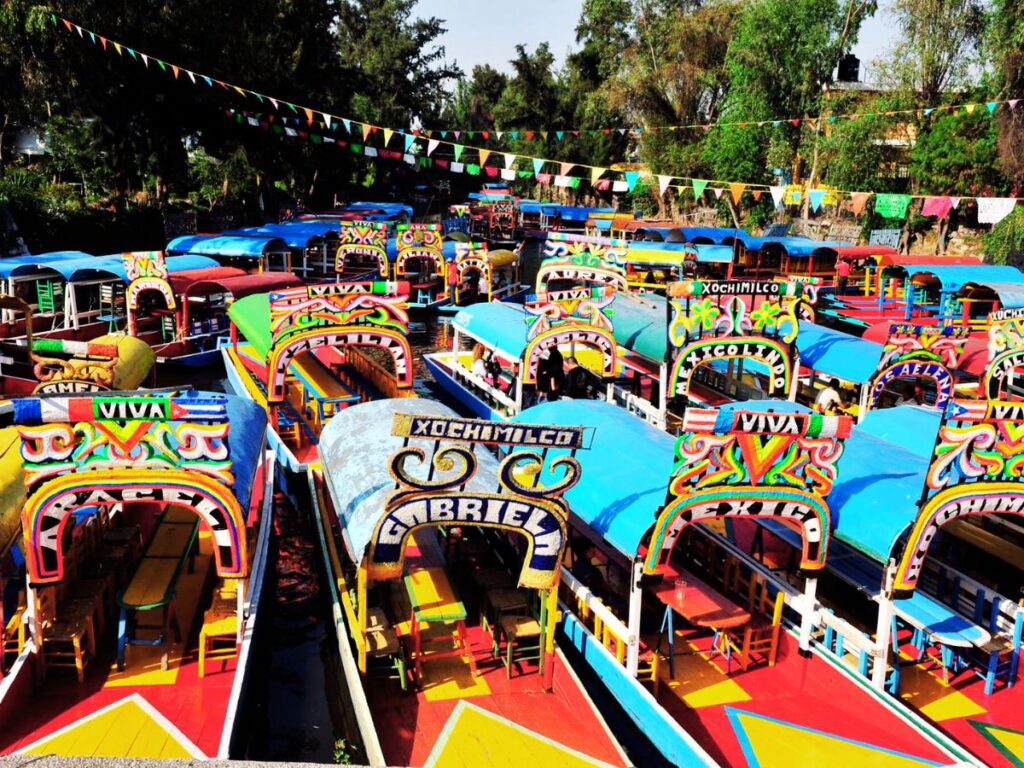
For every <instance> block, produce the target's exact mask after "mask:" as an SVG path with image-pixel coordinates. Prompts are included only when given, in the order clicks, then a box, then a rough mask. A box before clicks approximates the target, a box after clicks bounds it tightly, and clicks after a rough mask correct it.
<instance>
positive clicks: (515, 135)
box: [509, 131, 519, 141]
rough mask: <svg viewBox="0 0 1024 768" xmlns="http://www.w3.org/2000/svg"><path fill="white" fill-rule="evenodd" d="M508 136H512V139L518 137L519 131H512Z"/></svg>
mask: <svg viewBox="0 0 1024 768" xmlns="http://www.w3.org/2000/svg"><path fill="white" fill-rule="evenodd" d="M509 136H511V137H512V139H513V141H514V140H516V139H518V138H519V131H512V132H511V133H510V134H509Z"/></svg>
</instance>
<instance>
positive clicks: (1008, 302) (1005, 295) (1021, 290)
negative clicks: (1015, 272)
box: [972, 280, 1024, 309]
mask: <svg viewBox="0 0 1024 768" xmlns="http://www.w3.org/2000/svg"><path fill="white" fill-rule="evenodd" d="M972 282H973V284H975V285H983V286H985V287H986V288H991V289H992V290H993V291H995V292H996V295H997V296H998V297H999V303H1000V304H1002V307H1003V309H1020V308H1022V307H1024V284H1021V283H997V282H992V281H989V280H985V281H981V282H974V281H972Z"/></svg>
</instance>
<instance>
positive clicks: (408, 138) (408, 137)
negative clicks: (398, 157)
mask: <svg viewBox="0 0 1024 768" xmlns="http://www.w3.org/2000/svg"><path fill="white" fill-rule="evenodd" d="M403 136H405V151H406V152H408V151H409V150H410V149H412V145H413V144H415V143H416V137H415V136H413V135H412V134H411V133H406V134H403Z"/></svg>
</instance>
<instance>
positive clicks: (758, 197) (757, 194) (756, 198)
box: [750, 189, 764, 203]
mask: <svg viewBox="0 0 1024 768" xmlns="http://www.w3.org/2000/svg"><path fill="white" fill-rule="evenodd" d="M762 192H764V190H763V189H753V190H751V191H750V194H751V195H752V196H753V198H754V202H755V203H756V202H760V200H761V194H762Z"/></svg>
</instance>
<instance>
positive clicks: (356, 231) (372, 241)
mask: <svg viewBox="0 0 1024 768" xmlns="http://www.w3.org/2000/svg"><path fill="white" fill-rule="evenodd" d="M340 224H341V231H340V234H339V240H338V251H337V254H336V259H335V265H334V271H335V274H336V275H338V279H339V280H341V281H343V282H348V281H350V280H356V279H377V280H386V279H387V278H388V277H389V276H390V274H391V267H390V264H389V262H388V224H387V223H386V222H375V221H342V222H341V223H340ZM367 276H369V278H367Z"/></svg>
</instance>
